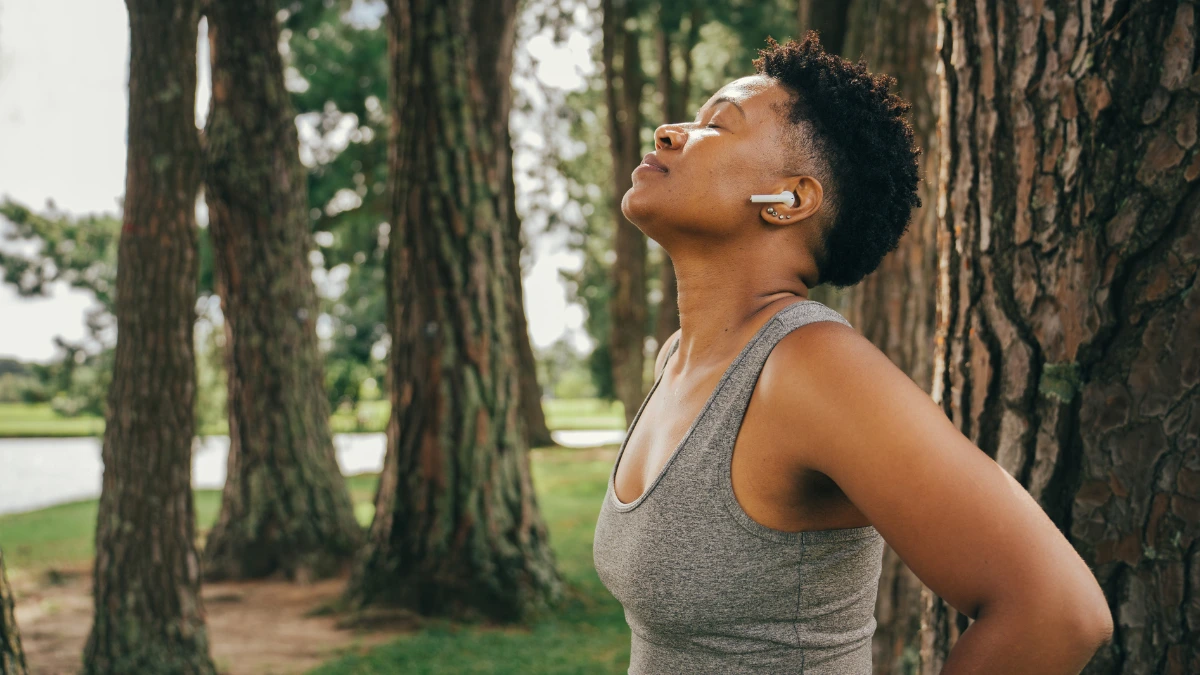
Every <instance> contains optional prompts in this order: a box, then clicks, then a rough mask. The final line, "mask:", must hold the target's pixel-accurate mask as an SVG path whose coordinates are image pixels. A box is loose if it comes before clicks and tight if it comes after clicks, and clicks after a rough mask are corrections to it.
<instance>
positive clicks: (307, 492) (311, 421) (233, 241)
mask: <svg viewBox="0 0 1200 675" xmlns="http://www.w3.org/2000/svg"><path fill="white" fill-rule="evenodd" d="M277 5H278V3H277V2H272V1H268V0H210V4H209V6H208V8H207V15H208V18H209V43H210V53H211V55H212V82H213V85H212V114H211V116H210V117H209V120H208V123H207V125H206V127H205V175H204V180H205V200H206V201H207V203H208V212H209V234H210V236H211V238H212V242H213V255H214V263H215V265H214V267H215V286H216V289H217V293H218V294H219V295H220V297H221V310H222V313H223V314H224V319H225V327H226V328H225V329H226V337H227V339H226V343H225V355H226V356H225V363H226V371H227V376H228V392H229V394H228V415H229V462H228V470H227V472H226V478H225V487H224V490H223V492H222V497H221V512H220V515H219V516H218V518H217V522H216V524H215V525H214V526H213V529H212V531H211V532H210V533H209V535H208V538H207V541H206V545H205V548H204V578H205V580H216V579H228V578H234V579H241V578H255V577H265V576H268V575H280V576H284V577H286V578H288V579H296V580H299V581H307V580H309V579H316V578H321V577H327V576H330V575H333V574H336V573H338V572H339V571H340V570H341V569H342V568H343V567H345V566H347V565H348V564H349V563H350V561H351V560H352V559H353V556H354V554H355V551H356V549H357V547H358V545H359V543H360V542H361V540H362V529H361V527H360V526H359V525H358V523H357V521H356V520H355V519H354V507H353V505H352V503H351V501H350V493H349V491H348V489H347V488H346V482H345V480H344V479H343V477H342V474H341V471H340V470H339V469H338V463H337V457H336V455H335V452H334V446H333V436H332V433H331V431H330V427H329V416H330V410H329V401H328V398H327V397H326V395H325V389H324V380H325V378H324V364H323V361H322V358H323V357H322V354H321V351H320V349H319V347H318V343H317V334H316V318H317V314H318V305H317V296H316V291H315V288H314V285H313V279H312V267H311V264H310V263H309V261H308V254H309V251H311V250H313V249H314V248H315V246H314V245H313V243H312V241H311V239H312V237H311V233H310V230H309V220H308V206H307V204H308V196H307V192H308V191H307V184H306V181H307V175H306V173H305V170H304V167H303V166H302V165H301V164H300V158H299V154H298V152H299V151H298V139H297V132H296V124H295V114H294V112H293V110H292V107H291V101H290V99H289V95H288V92H287V90H286V89H285V88H284V84H283V62H282V58H281V57H280V54H279V50H278V46H277V45H278V41H279V27H278V25H277V22H276V20H275V12H276V10H277Z"/></svg>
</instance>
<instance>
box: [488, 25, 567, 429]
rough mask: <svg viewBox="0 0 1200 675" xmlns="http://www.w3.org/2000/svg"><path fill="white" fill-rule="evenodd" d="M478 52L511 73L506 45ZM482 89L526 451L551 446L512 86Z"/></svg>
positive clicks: (500, 83) (499, 82)
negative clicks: (520, 201) (531, 304)
mask: <svg viewBox="0 0 1200 675" xmlns="http://www.w3.org/2000/svg"><path fill="white" fill-rule="evenodd" d="M494 9H495V11H497V12H500V11H503V10H504V5H502V4H501V5H496V6H495V8H494ZM498 18H499V17H498ZM514 21H515V19H514ZM514 26H515V23H514ZM514 35H515V31H514ZM479 49H480V50H481V51H488V52H489V55H488V58H492V59H495V60H496V63H497V70H498V71H500V72H506V73H512V60H513V55H512V54H513V44H512V42H511V41H510V42H509V43H508V44H502V43H500V42H498V41H486V42H483V43H480V45H479ZM491 50H496V51H491ZM484 86H485V87H486V89H485V92H486V94H487V98H488V101H489V107H490V110H489V112H488V115H489V119H491V120H494V123H495V131H496V132H498V133H499V134H500V135H501V140H500V143H499V148H498V150H499V152H500V156H499V158H498V159H497V161H498V162H499V166H500V171H501V173H502V175H503V178H502V179H501V181H502V183H503V185H504V190H503V192H502V193H501V195H500V196H501V198H502V200H501V206H500V207H499V210H500V212H501V213H503V214H505V217H506V218H507V222H508V232H507V233H506V234H505V236H504V243H505V244H506V245H507V250H508V252H507V254H506V258H505V259H506V260H507V261H508V279H509V281H510V282H511V283H512V285H513V287H512V289H511V290H509V292H508V294H507V297H508V298H509V307H508V313H509V316H511V317H512V319H513V321H512V328H513V344H514V345H515V346H516V349H517V358H518V367H517V376H518V377H519V378H520V380H521V384H520V387H521V402H520V408H521V409H520V412H519V413H518V414H519V415H520V416H521V420H522V422H523V425H522V426H523V428H524V429H525V435H526V441H525V442H526V443H527V444H528V445H529V446H530V447H540V446H546V445H554V444H555V442H554V439H553V438H552V437H551V436H550V428H549V427H547V426H546V413H545V411H544V410H542V387H541V384H539V383H538V377H537V361H535V360H534V357H533V345H532V343H530V341H529V322H528V321H527V320H526V318H525V290H524V288H525V285H524V279H523V277H524V274H523V272H522V270H521V251H522V250H523V249H524V248H525V238H524V236H523V233H522V231H521V217H520V216H519V215H518V214H517V183H516V176H515V174H514V171H513V147H512V136H511V134H510V132H509V128H508V114H509V112H510V111H511V110H512V85H511V82H510V78H507V77H506V78H504V79H495V80H491V81H485V82H484Z"/></svg>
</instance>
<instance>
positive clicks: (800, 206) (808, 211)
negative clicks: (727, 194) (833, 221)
mask: <svg viewBox="0 0 1200 675" xmlns="http://www.w3.org/2000/svg"><path fill="white" fill-rule="evenodd" d="M776 191H777V192H783V191H787V192H791V193H792V194H793V195H794V197H795V203H793V204H792V205H791V206H788V205H787V204H771V205H770V206H771V207H772V208H771V210H770V211H768V210H767V209H766V208H764V209H763V210H762V214H761V215H762V217H763V218H764V219H766V220H767V221H768V222H775V223H780V222H783V223H794V222H798V221H801V220H804V219H806V218H808V217H810V216H812V215H813V214H815V213H816V212H817V209H819V208H821V202H822V201H823V200H824V196H825V194H824V191H823V189H822V187H821V181H819V180H817V179H816V178H814V177H812V176H793V177H792V178H790V179H788V180H787V181H785V182H783V183H781V184H780V185H779V186H778V189H777V190H776Z"/></svg>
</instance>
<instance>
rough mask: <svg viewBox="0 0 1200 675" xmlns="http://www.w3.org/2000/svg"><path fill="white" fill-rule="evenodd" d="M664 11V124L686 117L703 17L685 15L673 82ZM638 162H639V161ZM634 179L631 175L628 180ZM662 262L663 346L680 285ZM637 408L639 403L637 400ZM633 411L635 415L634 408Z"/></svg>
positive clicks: (696, 11) (658, 326) (667, 261)
mask: <svg viewBox="0 0 1200 675" xmlns="http://www.w3.org/2000/svg"><path fill="white" fill-rule="evenodd" d="M669 18H671V17H669V15H668V14H667V12H665V11H663V8H662V7H661V6H660V7H659V26H658V90H659V91H660V92H662V97H663V121H664V122H680V121H683V120H685V119H688V118H689V115H688V110H687V108H688V98H689V97H690V96H691V92H692V48H693V47H695V46H696V43H697V42H699V40H700V22H701V21H702V20H703V18H704V8H703V6H701V5H693V6H692V8H691V11H690V12H689V14H688V29H687V32H686V33H683V34H682V39H681V40H680V42H679V52H680V56H681V57H682V59H683V77H681V78H680V79H679V82H678V83H676V82H675V74H674V72H673V69H672V68H671V63H672V55H671V33H672V32H673V31H674V30H675V28H676V27H675V26H672V25H671V22H670V20H669ZM639 161H640V160H639ZM632 180H633V177H632V176H630V181H632ZM658 252H659V255H660V256H662V263H661V264H660V267H659V288H661V289H662V300H660V301H659V304H658V313H657V316H656V317H655V322H654V342H655V344H657V345H658V346H659V347H662V346H663V344H665V343H666V341H667V340H669V339H670V338H671V336H672V335H674V334H675V331H677V330H679V285H678V282H677V280H676V279H675V265H674V264H673V263H672V262H671V257H670V256H669V255H667V252H666V250H664V249H663V248H662V247H659V251H658ZM638 404H639V405H640V404H641V402H640V401H639V402H638ZM634 412H637V410H636V409H635V410H634Z"/></svg>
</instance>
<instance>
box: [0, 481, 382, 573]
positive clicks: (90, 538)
mask: <svg viewBox="0 0 1200 675" xmlns="http://www.w3.org/2000/svg"><path fill="white" fill-rule="evenodd" d="M346 482H347V486H348V487H349V488H350V497H351V499H353V500H354V515H355V517H357V518H358V522H359V523H360V524H362V526H363V527H366V526H368V525H370V524H371V517H372V515H373V514H374V512H375V509H374V506H373V503H372V502H373V500H374V499H375V486H376V485H378V483H379V474H375V473H363V474H358V475H355V476H350V477H349V478H347V479H346ZM192 494H193V495H195V505H196V543H197V545H200V546H203V544H204V536H205V535H207V534H208V531H209V529H211V528H212V525H213V523H214V522H216V520H217V510H218V509H219V508H220V506H221V491H220V490H215V489H210V490H193V491H192ZM98 506H99V502H98V500H96V499H82V500H79V501H74V502H67V503H65V504H56V505H54V506H48V507H46V508H44V509H38V510H36V511H26V512H24V513H10V514H7V515H2V516H0V548H3V549H4V564H5V566H7V567H9V568H10V569H21V568H39V567H56V566H68V565H77V564H79V563H83V562H87V561H90V560H91V559H92V556H94V555H95V553H96V549H95V546H94V544H95V536H96V532H95V528H96V511H97V508H98Z"/></svg>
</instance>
